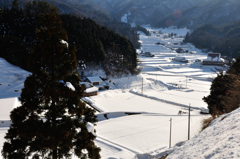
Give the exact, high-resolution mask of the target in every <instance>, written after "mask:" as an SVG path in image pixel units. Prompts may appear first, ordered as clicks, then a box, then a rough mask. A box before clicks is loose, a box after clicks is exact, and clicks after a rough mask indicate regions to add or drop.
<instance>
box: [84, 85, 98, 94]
mask: <svg viewBox="0 0 240 159" xmlns="http://www.w3.org/2000/svg"><path fill="white" fill-rule="evenodd" d="M97 91H98V87H95V86H93V87H90V88H87V89H86V90H85V92H86V93H92V92H97Z"/></svg>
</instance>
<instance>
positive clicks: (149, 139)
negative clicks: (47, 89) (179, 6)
mask: <svg viewBox="0 0 240 159" xmlns="http://www.w3.org/2000/svg"><path fill="white" fill-rule="evenodd" d="M148 29H149V30H151V31H159V30H161V31H162V32H163V33H164V34H159V33H152V35H151V36H150V37H149V36H145V35H144V34H143V33H141V34H140V40H141V43H142V49H140V50H138V52H141V51H144V52H147V51H149V52H151V53H152V54H154V55H155V56H154V57H143V56H139V60H140V64H139V67H141V68H142V73H141V74H139V75H137V76H126V77H122V78H112V79H109V81H108V82H107V84H108V85H109V86H110V87H111V88H112V89H111V90H105V91H100V92H99V93H98V95H97V96H93V97H89V98H87V99H86V100H88V101H90V103H92V105H93V106H94V107H96V108H98V109H99V110H101V112H100V113H97V116H98V119H99V122H98V123H97V126H96V134H97V138H96V140H95V143H96V144H97V145H98V146H99V147H101V149H102V150H101V156H102V158H103V159H120V158H122V159H133V158H134V159H148V158H157V157H160V156H161V155H162V154H164V152H166V151H168V150H169V145H170V143H169V133H170V119H172V138H171V146H173V145H175V144H176V143H179V142H182V141H186V140H187V138H188V108H187V107H188V106H189V105H191V107H193V108H192V109H191V121H190V122H191V137H194V136H195V135H197V134H198V133H199V131H200V127H201V122H202V119H204V118H207V117H209V115H201V114H200V108H202V107H205V108H206V104H205V103H204V102H203V101H202V98H203V96H206V95H208V94H209V88H210V85H211V80H210V79H212V78H213V77H214V76H215V74H214V72H213V71H212V70H213V69H214V67H213V66H201V64H200V63H197V62H195V60H196V59H206V58H207V55H206V54H205V53H202V52H201V50H198V49H196V48H195V47H194V46H192V45H191V44H187V45H185V46H184V47H185V48H187V49H188V50H189V52H190V51H197V54H189V53H181V54H178V53H176V52H174V51H172V50H171V49H170V47H171V45H169V46H166V45H168V44H169V42H170V43H177V42H180V41H181V40H182V38H173V39H172V38H165V39H164V38H163V36H164V35H165V33H177V35H185V34H186V33H187V31H188V30H187V29H155V30H152V29H150V28H148ZM156 42H160V43H164V44H166V45H165V46H162V45H156V44H155V43H156ZM179 56H183V57H185V58H186V59H187V60H188V61H189V63H180V62H176V61H172V60H171V59H172V58H175V57H179ZM0 68H1V70H3V71H1V72H0V77H1V79H0V80H1V82H0V83H1V84H2V85H0V103H1V119H0V120H2V121H4V123H5V125H4V124H3V123H2V125H0V126H1V127H0V146H1V147H2V145H3V142H4V138H3V137H4V134H5V133H6V131H7V129H8V125H9V113H10V110H11V109H12V108H14V107H16V99H17V98H14V97H19V95H20V93H21V92H20V91H19V90H20V89H21V88H22V87H23V82H24V79H25V78H26V76H27V75H28V74H29V73H28V72H26V71H23V70H21V69H19V68H17V67H15V66H12V65H10V64H8V63H7V62H6V61H5V60H4V59H0ZM16 74H18V75H20V77H22V79H20V78H18V77H19V76H18V75H16ZM113 83H114V84H113ZM9 84H10V86H8V85H9ZM15 90H18V91H15ZM9 97H11V98H10V100H9V101H7V99H6V98H9ZM7 104H10V105H11V106H10V107H8V106H7ZM9 108H10V109H9ZM2 112H4V113H2ZM179 112H182V113H179ZM173 158H174V157H173ZM175 158H176V157H175ZM183 158H184V157H183Z"/></svg>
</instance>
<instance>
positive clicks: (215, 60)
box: [202, 53, 224, 65]
mask: <svg viewBox="0 0 240 159" xmlns="http://www.w3.org/2000/svg"><path fill="white" fill-rule="evenodd" d="M202 64H203V65H223V64H224V60H223V59H222V58H221V53H208V56H207V59H205V60H203V62H202Z"/></svg>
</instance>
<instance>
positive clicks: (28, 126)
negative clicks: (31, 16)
mask: <svg viewBox="0 0 240 159" xmlns="http://www.w3.org/2000/svg"><path fill="white" fill-rule="evenodd" d="M36 35H37V40H38V42H37V44H36V45H35V46H34V48H33V51H32V54H31V57H30V63H29V64H30V66H31V69H32V70H31V71H32V75H30V76H29V77H28V78H27V79H26V81H25V83H24V88H23V89H22V94H21V97H20V100H21V104H22V106H20V107H18V108H15V109H14V110H13V111H12V112H11V115H10V117H11V120H12V124H11V127H10V129H9V130H8V132H7V134H6V136H5V139H6V140H7V141H6V142H5V143H4V146H3V150H2V155H3V157H4V158H14V159H17V158H53V159H57V158H63V157H66V158H68V157H70V156H71V155H72V154H75V155H76V156H78V157H79V158H85V157H88V158H94V159H98V158H100V155H99V151H100V149H99V148H98V147H96V146H95V145H94V142H93V140H94V139H95V135H94V132H91V131H90V130H89V129H88V127H87V125H88V126H89V125H92V124H91V122H96V118H95V116H94V111H93V110H92V109H91V108H88V107H86V105H85V104H84V103H82V102H81V100H80V98H81V95H82V93H83V91H84V87H82V86H81V85H79V75H78V73H77V72H76V67H77V62H76V57H75V49H74V48H73V47H71V48H70V47H69V46H68V43H67V41H68V37H67V34H66V32H65V31H64V30H63V28H62V25H61V20H60V18H59V15H58V13H57V10H56V8H53V7H51V10H50V12H48V13H47V14H44V15H43V17H42V27H41V28H40V29H38V30H37V32H36ZM71 84H72V85H71ZM69 85H70V86H72V87H70V86H69ZM86 152H87V153H86Z"/></svg>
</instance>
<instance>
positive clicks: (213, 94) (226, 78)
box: [203, 57, 240, 117]
mask: <svg viewBox="0 0 240 159" xmlns="http://www.w3.org/2000/svg"><path fill="white" fill-rule="evenodd" d="M239 65H240V58H239V57H238V58H237V61H236V62H235V63H234V64H233V65H232V66H231V67H230V69H229V70H228V71H227V72H220V73H219V74H218V76H217V77H216V78H215V79H214V80H213V82H212V85H211V88H210V95H208V96H206V97H204V98H203V100H204V101H205V102H206V103H207V104H208V109H209V112H210V114H211V115H212V116H213V117H218V116H220V115H222V114H224V113H229V112H231V111H233V110H235V109H237V108H239V106H240V98H239V95H240V91H239V90H240V82H239V81H240V67H239Z"/></svg>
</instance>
